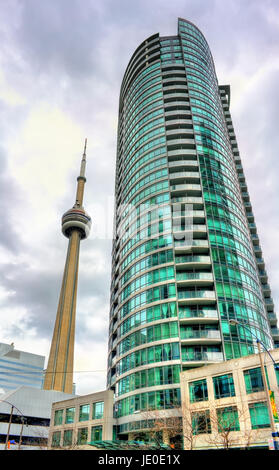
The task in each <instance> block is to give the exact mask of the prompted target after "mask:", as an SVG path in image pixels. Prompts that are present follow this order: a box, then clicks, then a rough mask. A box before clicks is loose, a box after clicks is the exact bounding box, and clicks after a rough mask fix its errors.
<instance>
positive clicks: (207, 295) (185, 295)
mask: <svg viewBox="0 0 279 470" xmlns="http://www.w3.org/2000/svg"><path fill="white" fill-rule="evenodd" d="M215 298H216V296H215V292H214V291H211V290H194V291H192V290H190V291H189V290H188V291H178V299H215Z"/></svg>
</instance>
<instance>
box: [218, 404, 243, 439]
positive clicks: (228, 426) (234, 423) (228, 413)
mask: <svg viewBox="0 0 279 470" xmlns="http://www.w3.org/2000/svg"><path fill="white" fill-rule="evenodd" d="M217 420H218V432H220V433H223V432H225V433H227V432H229V431H239V430H240V427H239V420H238V412H237V408H236V407H231V406H229V407H226V408H219V409H217Z"/></svg>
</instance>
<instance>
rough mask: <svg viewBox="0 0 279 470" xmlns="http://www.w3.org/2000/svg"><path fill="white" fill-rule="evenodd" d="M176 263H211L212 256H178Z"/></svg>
mask: <svg viewBox="0 0 279 470" xmlns="http://www.w3.org/2000/svg"><path fill="white" fill-rule="evenodd" d="M175 262H176V264H181V263H211V260H210V256H176V257H175Z"/></svg>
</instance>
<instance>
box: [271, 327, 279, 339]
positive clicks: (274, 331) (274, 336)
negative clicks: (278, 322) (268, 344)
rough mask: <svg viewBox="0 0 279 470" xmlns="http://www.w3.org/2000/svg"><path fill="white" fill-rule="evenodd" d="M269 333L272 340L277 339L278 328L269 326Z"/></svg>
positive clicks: (278, 336)
mask: <svg viewBox="0 0 279 470" xmlns="http://www.w3.org/2000/svg"><path fill="white" fill-rule="evenodd" d="M271 334H272V337H273V339H274V340H276V341H278V340H279V329H278V328H271Z"/></svg>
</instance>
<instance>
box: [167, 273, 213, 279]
mask: <svg viewBox="0 0 279 470" xmlns="http://www.w3.org/2000/svg"><path fill="white" fill-rule="evenodd" d="M176 279H177V280H178V281H192V280H200V281H213V275H212V273H179V272H178V273H176Z"/></svg>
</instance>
